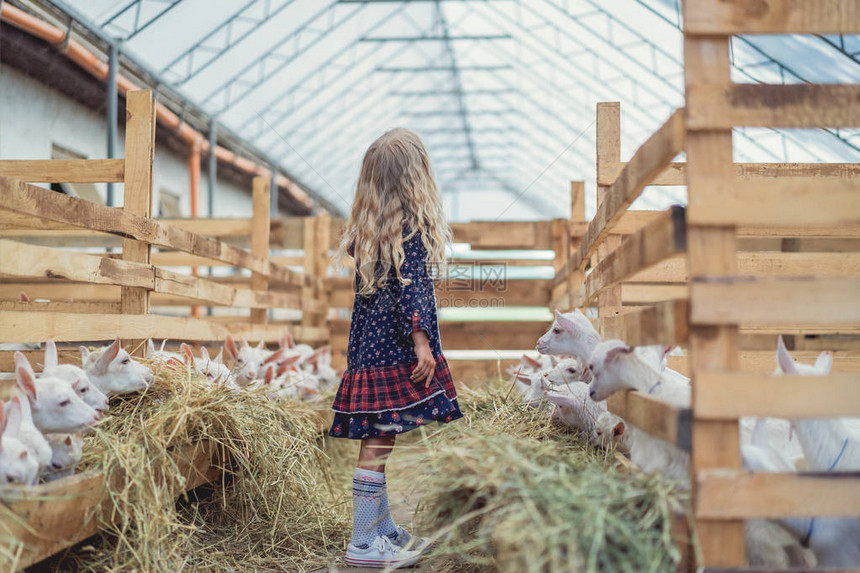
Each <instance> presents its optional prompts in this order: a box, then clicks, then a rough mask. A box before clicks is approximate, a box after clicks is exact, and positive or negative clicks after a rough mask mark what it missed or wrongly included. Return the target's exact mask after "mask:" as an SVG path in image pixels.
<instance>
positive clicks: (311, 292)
mask: <svg viewBox="0 0 860 573" xmlns="http://www.w3.org/2000/svg"><path fill="white" fill-rule="evenodd" d="M318 222H319V221H318V219H317V218H316V217H311V218H309V219H307V220H306V221H305V228H304V247H305V249H304V250H305V252H304V259H305V260H304V268H305V274H306V275H308V276H317V275H316V268H317V258H318V254H317V249H318V248H319V245H317V244H316V239H317V235H316V227H317V224H318ZM316 295H317V291H316V289H314V288H313V287H310V286H306V287H304V288H303V289H302V298H315V297H316ZM313 324H314V321H313V318H312V317H311V316H310V315H305V314H303V315H302V326H312V325H313Z"/></svg>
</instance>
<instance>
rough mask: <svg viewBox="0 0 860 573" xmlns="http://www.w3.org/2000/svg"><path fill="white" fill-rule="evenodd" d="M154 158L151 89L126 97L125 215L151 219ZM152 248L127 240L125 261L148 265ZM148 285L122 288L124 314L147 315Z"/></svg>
mask: <svg viewBox="0 0 860 573" xmlns="http://www.w3.org/2000/svg"><path fill="white" fill-rule="evenodd" d="M154 159H155V99H154V98H153V97H152V92H151V91H148V90H141V91H132V92H128V93H127V94H126V128H125V184H124V186H123V189H124V191H123V206H122V209H123V212H125V213H131V214H134V215H138V216H140V217H145V218H149V217H152V166H153V160H154ZM151 249H152V246H151V245H150V244H149V243H147V242H143V241H136V240H134V239H131V238H127V237H124V238H123V240H122V260H123V262H126V263H143V264H145V265H148V264H149V253H150V250H151ZM150 290H151V289H149V288H146V286H145V285H141V286H123V287H122V290H121V295H120V307H121V309H122V313H123V314H126V315H128V314H144V315H145V314H148V313H149V291H150ZM143 342H144V341H143V340H130V341H128V344H129V346H130V348H131V349H132V350H131V352H133V353H134V354H136V355H138V356H144V357H145V356H146V345H145V344H143Z"/></svg>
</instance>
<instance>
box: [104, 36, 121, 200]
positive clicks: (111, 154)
mask: <svg viewBox="0 0 860 573" xmlns="http://www.w3.org/2000/svg"><path fill="white" fill-rule="evenodd" d="M118 70H119V44H118V43H114V44H111V46H110V60H108V80H107V156H108V159H114V158H115V157H116V140H117V120H118V115H117V114H118V112H117V108H118V107H119V92H118V87H117V83H116V74H117V71H118ZM106 203H107V206H108V207H113V206H115V205H116V197H115V196H114V184H113V183H108V184H107V201H106Z"/></svg>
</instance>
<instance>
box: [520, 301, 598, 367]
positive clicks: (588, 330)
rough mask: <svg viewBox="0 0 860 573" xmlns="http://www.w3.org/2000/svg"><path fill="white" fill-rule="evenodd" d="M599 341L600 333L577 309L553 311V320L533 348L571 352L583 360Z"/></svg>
mask: <svg viewBox="0 0 860 573" xmlns="http://www.w3.org/2000/svg"><path fill="white" fill-rule="evenodd" d="M599 342H600V335H599V334H598V333H597V331H596V330H595V329H594V326H592V325H591V321H590V320H588V318H586V316H585V315H584V314H582V311H580V310H579V309H576V310H574V311H573V312H568V313H565V314H562V313H560V312H559V311H557V310H556V311H555V321H554V322H553V323H552V326H550V329H549V330H548V331H547V332H546V333H545V334H544V335H543V336H541V337H540V338H539V339H538V341H537V345H536V346H535V349H536V350H537V351H538V352H540V353H541V354H556V355H559V354H571V355H573V356H574V357H576V358H579V359H581V360H585V359H587V358H588V357H589V355H591V351H592V350H594V347H595V346H597V344H598V343H599Z"/></svg>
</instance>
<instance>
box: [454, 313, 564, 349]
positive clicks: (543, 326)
mask: <svg viewBox="0 0 860 573" xmlns="http://www.w3.org/2000/svg"><path fill="white" fill-rule="evenodd" d="M548 328H549V322H545V321H513V320H493V321H486V322H453V321H451V322H449V321H442V322H440V323H439V336H440V337H441V339H442V348H445V349H447V350H455V349H456V350H493V349H495V350H531V349H533V348H534V347H535V343H536V342H537V339H538V338H540V337H541V336H542V335H543V334H544V333H545V332H546V331H547V329H548Z"/></svg>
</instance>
